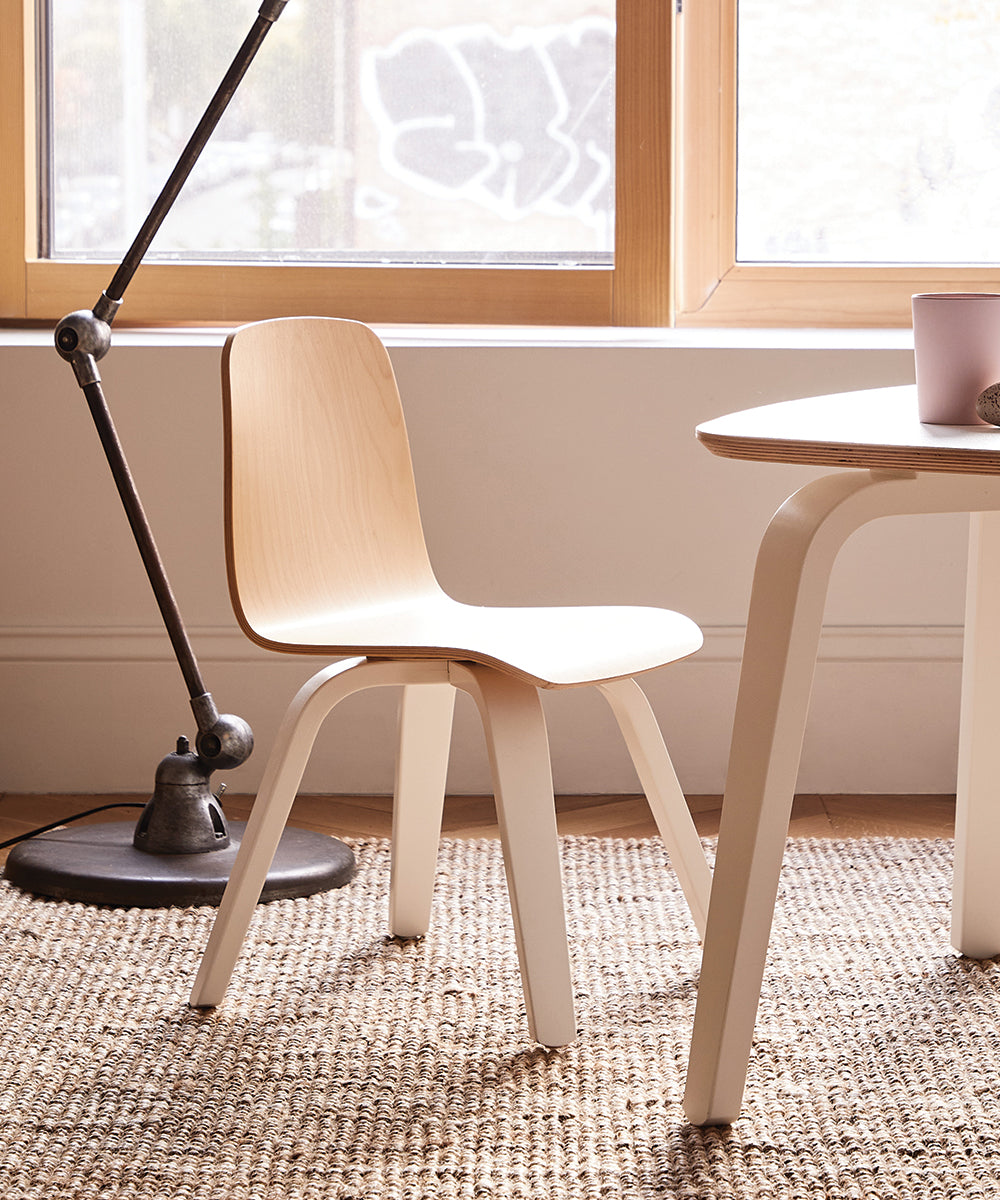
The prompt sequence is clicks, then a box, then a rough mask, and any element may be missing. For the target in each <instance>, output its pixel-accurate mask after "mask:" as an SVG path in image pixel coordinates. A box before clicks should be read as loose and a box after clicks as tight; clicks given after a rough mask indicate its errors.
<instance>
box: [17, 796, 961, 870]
mask: <svg viewBox="0 0 1000 1200" xmlns="http://www.w3.org/2000/svg"><path fill="white" fill-rule="evenodd" d="M146 799H147V797H146V796H135V795H132V796H94V795H87V796H68V795H61V796H35V795H20V794H14V793H8V794H5V795H0V842H4V841H6V840H7V839H8V838H12V837H16V836H17V835H18V834H21V833H27V832H29V831H30V830H32V829H36V828H38V827H39V826H40V825H46V824H49V823H50V822H53V821H61V820H65V819H66V818H67V817H69V816H71V815H72V814H74V813H78V812H82V811H84V810H86V809H89V808H95V807H97V806H98V805H100V804H107V803H125V802H134V803H135V804H136V805H137V806H138V805H141V804H143V803H145V801H146ZM252 799H253V798H252V797H251V796H239V795H229V794H228V793H227V794H226V796H225V799H224V801H223V807H224V809H225V812H226V815H227V816H228V817H230V818H231V819H233V820H242V819H244V818H245V817H246V814H247V812H248V811H249V809H250V804H251V802H252ZM688 803H689V805H690V807H691V810H692V812H693V813H694V816H695V823H696V824H697V826H698V829H699V831H700V832H701V833H702V834H705V835H711V834H714V833H716V832H717V831H718V827H719V814H720V811H721V797H719V796H689V797H688ZM556 809H557V814H558V823H559V829H560V832H562V833H566V834H581V835H590V836H596V837H623V838H628V837H654V836H656V826H655V825H654V823H653V819H652V816H651V814H650V811H649V806H648V805H647V804H646V800H645V797H643V796H560V797H559V798H558V800H557V802H556ZM138 812H139V808H138V807H136V808H135V809H134V810H132V811H130V810H128V809H118V810H112V811H110V812H107V813H102V814H99V815H98V816H95V817H92V818H88V819H89V820H95V821H100V820H108V821H122V820H132V819H133V818H134V817H137V816H138ZM954 819H955V798H954V796H799V797H797V798H796V801H795V805H794V808H793V810H792V821H791V826H790V828H789V832H790V834H791V835H792V836H793V837H837V838H848V837H866V836H880V837H950V836H951V834H952V832H953V828H954ZM391 822H392V800H391V798H389V797H387V796H300V797H299V798H298V799H297V800H296V802H295V805H294V808H293V810H292V823H293V824H295V825H301V826H303V827H304V828H307V829H317V830H319V831H321V832H323V833H329V834H332V835H333V836H335V837H388V836H389V833H390V828H391ZM443 832H444V834H445V836H446V837H495V836H497V826H496V813H495V810H494V806H493V799H492V797H490V796H449V797H448V800H447V802H446V804H445V814H444V828H443ZM6 853H7V852H6V851H2V852H0V860H2V859H3V858H5V857H6Z"/></svg>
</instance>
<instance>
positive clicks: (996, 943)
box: [951, 512, 1000, 958]
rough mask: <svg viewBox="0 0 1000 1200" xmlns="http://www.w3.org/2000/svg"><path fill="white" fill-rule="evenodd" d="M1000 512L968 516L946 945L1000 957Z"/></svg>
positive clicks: (963, 951)
mask: <svg viewBox="0 0 1000 1200" xmlns="http://www.w3.org/2000/svg"><path fill="white" fill-rule="evenodd" d="M998 612H1000V513H995V512H991V513H973V515H972V518H971V525H970V528H969V578H968V588H967V592H966V605H965V654H964V660H963V667H962V723H961V736H960V739H959V751H958V803H957V807H956V812H955V880H954V888H953V903H952V919H951V940H952V945H953V946H954V947H955V949H956V950H957V951H958V952H959V953H960V954H967V955H968V956H969V957H970V958H992V957H993V956H994V955H995V954H1000V886H998V880H997V864H998V863H1000V796H998V795H997V768H996V724H997V721H996V715H997V713H998V712H1000V622H998V621H997V613H998Z"/></svg>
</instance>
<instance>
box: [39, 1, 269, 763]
mask: <svg viewBox="0 0 1000 1200" xmlns="http://www.w3.org/2000/svg"><path fill="white" fill-rule="evenodd" d="M286 3H287V0H263V3H262V4H261V6H260V10H259V12H258V14H257V17H256V19H255V20H254V23H253V25H252V27H251V29H250V32H249V33H248V34H247V36H246V38H245V39H244V41H243V44H242V45H241V46H240V48H239V50H238V51H237V53H236V56H235V58H234V59H233V61H232V64H231V65H230V67H229V70H228V71H227V72H226V74H225V75H224V76H223V79H222V82H221V83H220V84H219V86H218V88H217V89H216V92H215V95H214V96H213V97H212V99H211V101H210V102H209V105H208V107H207V109H206V110H205V113H204V115H203V116H202V118H201V120H200V121H199V122H198V125H197V126H196V127H195V130H194V133H193V134H192V135H191V137H190V139H189V140H188V143H187V145H186V146H185V147H184V149H183V151H182V152H181V156H180V158H179V159H178V160H177V163H176V165H175V166H174V169H173V170H172V171H171V173H170V175H169V177H168V178H167V181H166V183H165V184H164V185H163V188H162V190H161V191H160V194H159V195H158V196H157V198H156V200H155V201H154V202H153V207H152V208H151V209H150V211H149V215H148V216H147V217H146V219H145V221H144V222H143V223H142V226H141V228H140V229H139V232H138V233H137V234H136V237H135V239H134V241H133V242H132V245H131V246H130V247H129V249H128V251H127V252H126V254H125V257H124V258H123V259H122V262H121V264H120V266H119V267H118V269H117V271H116V272H115V274H114V277H113V278H112V280H111V283H110V284H109V285H108V287H107V288H106V289H105V291H104V292H103V293H102V294H101V296H100V298H99V299H98V301H97V303H96V304H95V305H94V307H93V309H80V310H79V311H77V312H72V313H70V314H69V315H68V316H66V317H63V319H62V320H61V321H60V322H59V324H58V325H57V326H56V330H55V344H56V350H57V351H58V352H59V354H60V355H61V356H62V358H64V359H65V360H66V361H67V362H68V363H70V365H71V366H72V368H73V373H74V375H75V376H76V381H77V384H78V385H79V387H80V388H81V390H82V391H83V394H84V396H85V398H86V400H87V404H88V407H89V409H90V414H91V417H92V419H93V421H94V425H95V427H96V429H97V434H98V437H99V438H100V441H101V446H102V448H103V450H104V455H105V457H106V459H107V460H108V466H109V467H110V468H111V473H112V475H113V477H114V480H115V484H116V485H117V488H118V495H119V497H120V499H121V502H122V505H123V507H124V509H125V514H126V516H127V518H128V522H129V525H130V527H131V529H132V536H133V538H134V539H135V543H136V546H137V548H138V550H139V554H140V557H141V558H142V563H143V566H144V567H145V570H146V575H147V576H148V578H149V582H150V585H151V586H152V589H153V594H154V596H155V597H156V602H157V605H158V607H159V610H160V615H161V617H162V618H163V623H164V626H165V627H166V631H167V635H168V637H169V638H170V643H171V646H172V647H173V651H174V656H175V657H176V659H177V663H178V666H179V667H180V669H181V673H182V674H183V676H184V682H185V683H186V684H187V689H188V695H189V697H190V700H191V708H192V711H193V712H194V716H195V720H196V722H197V725H198V738H197V750H198V755H199V757H200V758H202V759H203V760H204V761H205V763H206V765H207V766H208V767H209V768H210V769H215V768H229V767H235V766H239V764H240V763H242V762H245V761H246V759H247V758H248V757H249V755H250V752H251V750H252V749H253V733H252V731H251V729H250V726H249V725H248V724H247V723H246V721H244V720H243V719H242V718H241V717H236V716H232V715H230V714H223V715H221V716H220V715H219V712H218V710H217V709H216V707H215V702H214V701H213V700H212V697H211V694H210V693H209V692H207V691H206V690H205V685H204V683H203V681H202V677H201V671H200V670H199V668H198V662H197V660H196V658H195V655H194V650H193V649H192V647H191V643H190V641H189V639H188V636H187V631H186V630H185V628H184V621H183V619H182V617H181V614H180V610H179V608H178V606H177V601H176V599H175V597H174V594H173V590H172V588H171V586H170V581H169V579H168V578H167V574H166V571H165V569H164V566H163V561H162V559H161V558H160V554H159V551H158V550H157V547H156V542H155V540H154V538H153V532H152V529H151V528H150V525H149V522H148V520H147V519H146V514H145V512H144V510H143V507H142V502H141V500H140V499H139V494H138V491H137V490H136V486H135V481H134V480H133V478H132V473H131V471H130V470H129V466H128V462H127V461H126V458H125V452H124V450H123V448H122V445H121V442H120V440H119V438H118V433H117V431H116V429H115V425H114V421H113V420H112V417H111V412H110V410H109V408H108V405H107V401H106V399H105V397H104V389H103V387H102V385H101V376H100V372H99V371H98V369H97V363H98V361H99V360H100V359H101V358H103V357H104V355H105V354H107V352H108V350H109V349H110V348H111V323H112V322H113V321H114V319H115V316H116V315H117V312H118V309H119V307H120V306H121V303H122V297H123V296H124V293H125V289H126V288H127V287H128V285H129V283H130V282H131V280H132V277H133V275H134V274H135V272H136V270H137V269H138V268H139V265H140V263H141V262H142V260H143V258H144V257H145V254H146V251H147V250H148V249H149V245H150V242H152V240H153V238H154V237H155V236H156V233H157V231H158V229H159V228H160V226H161V225H162V224H163V221H164V219H165V217H166V216H167V213H168V212H169V211H170V209H171V207H172V206H173V203H174V201H175V200H176V199H177V196H178V193H179V192H180V190H181V188H182V187H183V186H184V183H185V181H186V180H187V178H188V176H189V175H190V174H191V171H192V169H193V168H194V165H195V163H196V162H197V161H198V158H199V156H200V155H201V152H202V150H204V148H205V144H206V143H207V142H208V139H209V138H210V137H211V135H212V133H213V131H214V130H215V127H216V125H218V123H219V120H220V119H221V117H222V114H223V113H224V112H225V110H226V108H227V107H228V105H229V102H230V101H231V100H232V98H233V95H234V94H235V92H236V89H237V87H238V86H239V84H240V82H241V81H242V79H243V76H244V75H245V74H246V72H247V69H248V68H249V66H250V63H251V62H252V61H253V58H254V56H255V55H256V53H257V51H258V50H259V49H260V46H261V43H262V42H263V40H264V38H265V36H266V35H267V33H268V31H269V30H270V28H271V26H272V25H273V24H274V22H275V21H276V20H277V19H278V17H279V16H280V15H281V12H282V10H283V9H284V7H285V4H286Z"/></svg>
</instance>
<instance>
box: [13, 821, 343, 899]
mask: <svg viewBox="0 0 1000 1200" xmlns="http://www.w3.org/2000/svg"><path fill="white" fill-rule="evenodd" d="M245 829H246V824H245V822H243V821H230V822H229V835H230V841H229V845H228V846H227V847H226V848H225V849H222V850H211V851H207V852H204V853H201V854H149V853H147V852H146V851H144V850H137V849H136V848H135V847H134V846H133V844H132V841H133V835H134V831H135V825H134V823H127V822H118V821H112V822H107V823H105V824H99V825H81V826H77V827H76V828H75V829H59V830H54V831H53V832H51V833H47V834H44V835H42V836H40V837H36V838H32V839H31V840H30V841H26V842H21V843H20V845H18V846H15V847H14V849H13V850H12V851H11V852H10V855H9V856H8V858H7V864H6V868H5V870H4V877H5V878H6V879H7V880H9V882H11V883H13V884H15V885H16V886H17V887H19V888H23V889H24V890H25V891H26V892H32V893H34V894H35V895H40V896H48V897H51V898H53V899H56V900H75V901H79V902H81V903H83V904H110V905H114V906H116V907H124V908H166V907H168V906H170V905H178V906H183V907H187V906H188V905H194V904H216V905H217V904H218V903H219V902H220V901H221V899H222V893H223V892H224V891H225V888H226V883H227V882H228V880H229V874H230V872H231V871H232V869H233V864H234V862H235V861H236V852H237V850H238V849H239V846H240V842H241V841H242V838H243V832H244V830H245ZM354 867H355V862H354V854H353V852H352V851H351V849H350V847H349V846H346V845H345V844H344V843H343V842H341V841H338V840H337V839H336V838H332V837H329V836H327V835H326V834H323V833H314V832H312V831H311V830H308V829H293V828H287V829H286V830H285V832H284V833H283V834H282V837H281V841H280V842H279V844H278V850H277V853H276V854H275V856H274V862H273V863H272V865H271V870H270V871H269V872H268V876H267V881H266V883H265V884H264V889H263V891H262V892H261V896H260V898H261V901H267V900H291V899H296V898H298V897H300V896H312V895H315V894H316V893H317V892H328V891H331V890H332V889H333V888H339V887H343V886H344V884H346V883H347V882H348V881H349V880H350V879H351V876H352V875H353V874H354Z"/></svg>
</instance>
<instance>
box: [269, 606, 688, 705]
mask: <svg viewBox="0 0 1000 1200" xmlns="http://www.w3.org/2000/svg"><path fill="white" fill-rule="evenodd" d="M251 636H252V638H253V640H254V641H256V642H257V643H258V644H259V645H262V646H266V647H267V648H268V649H271V650H283V651H286V652H287V651H291V652H293V653H301V654H330V653H331V652H333V653H337V652H340V653H343V654H344V655H350V654H364V655H367V656H370V657H375V658H443V659H453V660H459V661H467V662H477V663H483V664H485V665H486V666H490V667H495V668H496V669H497V670H500V671H504V672H506V673H508V674H510V675H513V676H514V677H515V678H517V679H523V680H524V681H525V682H526V683H530V684H533V685H534V686H535V687H542V688H567V687H580V686H585V685H589V684H593V683H598V682H603V681H606V680H611V679H621V678H625V677H629V676H633V675H639V674H641V673H642V672H644V671H649V670H652V669H654V668H655V667H661V666H664V665H665V664H666V663H671V662H676V661H677V660H678V659H681V658H686V657H687V656H688V655H689V654H693V653H694V652H695V651H696V650H698V649H699V648H700V647H701V644H702V635H701V630H700V629H699V628H698V626H697V625H696V624H695V623H694V622H693V621H691V620H689V619H688V618H687V617H685V616H682V615H681V614H680V613H675V612H670V611H669V610H666V609H662V608H640V607H627V606H610V605H609V606H606V607H605V606H600V607H584V606H581V607H574V606H569V607H552V608H486V607H478V606H474V605H470V604H461V603H459V602H458V601H457V600H453V599H452V598H451V597H450V596H448V595H446V594H445V593H444V592H442V591H437V592H436V593H433V594H430V595H427V596H422V597H420V598H419V599H414V600H400V601H399V602H398V603H397V604H392V603H383V604H380V605H377V606H373V607H372V608H371V609H368V610H365V609H358V610H355V611H352V612H346V613H342V612H333V613H329V614H322V613H321V614H317V615H315V616H312V617H307V618H304V619H301V618H300V619H299V620H297V621H289V622H286V623H285V624H282V625H279V624H277V623H275V624H271V625H264V624H263V623H261V625H260V626H258V627H257V629H256V630H255V631H254V633H253V634H252V635H251Z"/></svg>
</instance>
